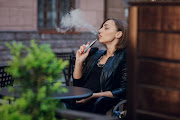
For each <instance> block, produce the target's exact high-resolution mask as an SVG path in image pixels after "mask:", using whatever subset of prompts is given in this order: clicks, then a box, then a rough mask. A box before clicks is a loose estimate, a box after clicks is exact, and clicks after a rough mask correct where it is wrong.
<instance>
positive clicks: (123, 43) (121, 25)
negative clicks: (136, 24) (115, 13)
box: [101, 18, 127, 50]
mask: <svg viewBox="0 0 180 120" xmlns="http://www.w3.org/2000/svg"><path fill="white" fill-rule="evenodd" d="M108 20H113V21H114V23H115V25H116V27H117V31H122V36H121V37H120V39H119V42H118V43H117V45H116V49H117V50H119V49H124V48H126V47H127V23H126V22H125V21H123V20H118V19H116V18H108V19H106V20H105V21H104V22H103V24H104V23H105V22H106V21H108ZM103 24H102V26H101V28H102V27H103Z"/></svg>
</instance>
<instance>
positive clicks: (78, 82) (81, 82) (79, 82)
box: [72, 47, 98, 87]
mask: <svg viewBox="0 0 180 120" xmlns="http://www.w3.org/2000/svg"><path fill="white" fill-rule="evenodd" d="M97 51H98V48H97V47H93V48H91V50H90V52H89V55H88V57H87V59H86V60H85V61H84V63H83V71H82V72H83V74H82V77H81V78H80V79H74V77H73V76H72V77H73V86H78V87H83V85H84V78H85V74H86V73H85V71H86V69H87V66H86V65H87V62H88V61H89V59H90V57H91V56H92V55H93V54H94V53H95V52H97Z"/></svg>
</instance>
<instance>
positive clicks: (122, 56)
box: [73, 49, 127, 99]
mask: <svg viewBox="0 0 180 120" xmlns="http://www.w3.org/2000/svg"><path fill="white" fill-rule="evenodd" d="M105 52H106V51H104V50H99V51H96V52H95V53H94V54H93V55H89V56H88V58H87V61H86V64H85V65H84V67H83V75H82V77H81V78H80V79H74V80H73V84H74V86H80V87H83V85H84V83H85V80H86V79H87V77H88V75H89V73H90V72H91V70H92V68H93V67H94V66H95V65H96V64H97V61H98V59H99V57H100V56H101V55H102V54H104V53H105ZM126 61H127V58H126V49H123V50H117V51H115V52H114V56H113V57H109V58H108V60H107V61H106V63H105V65H104V67H103V69H102V72H101V76H100V84H101V90H102V91H111V92H112V94H113V96H114V97H115V98H118V99H125V97H126V94H127V91H126V90H127V64H126Z"/></svg>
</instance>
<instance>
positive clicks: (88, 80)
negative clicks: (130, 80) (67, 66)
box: [73, 18, 127, 113]
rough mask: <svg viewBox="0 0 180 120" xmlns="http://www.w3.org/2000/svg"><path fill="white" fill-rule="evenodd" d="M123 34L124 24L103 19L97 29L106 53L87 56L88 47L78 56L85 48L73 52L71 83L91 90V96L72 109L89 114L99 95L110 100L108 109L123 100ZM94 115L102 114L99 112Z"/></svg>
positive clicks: (124, 45) (101, 51) (111, 19)
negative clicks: (73, 65) (73, 63)
mask: <svg viewBox="0 0 180 120" xmlns="http://www.w3.org/2000/svg"><path fill="white" fill-rule="evenodd" d="M126 32H127V25H126V23H125V22H124V21H122V20H117V19H115V18H110V19H107V20H106V21H105V22H104V23H103V24H102V26H101V28H100V30H99V43H102V44H104V45H105V46H106V50H99V51H95V52H94V53H93V54H91V55H90V54H89V53H90V49H91V48H89V49H88V50H87V52H86V53H83V54H82V52H83V51H84V49H85V45H82V46H81V47H80V49H79V50H77V52H76V61H75V68H74V72H73V78H74V81H73V84H74V86H80V87H85V88H89V89H91V90H92V91H93V95H92V96H91V97H89V98H86V99H82V100H77V101H76V105H75V107H74V109H76V110H84V111H90V112H91V111H92V109H93V105H94V102H95V101H96V100H97V99H98V98H99V97H102V96H106V97H108V98H112V100H114V101H113V102H112V103H113V104H111V105H110V106H111V107H112V106H113V105H114V104H116V103H117V102H118V101H119V100H120V99H125V97H126V87H127V86H126V82H127V81H126V78H127V68H126V46H127V39H126V34H127V33H126ZM84 61H86V63H85V65H83V63H84ZM117 99H118V100H117ZM106 111H107V110H105V111H104V112H103V113H105V112H106ZM96 112H97V113H102V111H101V110H100V111H96Z"/></svg>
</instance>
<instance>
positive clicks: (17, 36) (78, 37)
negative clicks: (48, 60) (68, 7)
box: [0, 31, 104, 65]
mask: <svg viewBox="0 0 180 120" xmlns="http://www.w3.org/2000/svg"><path fill="white" fill-rule="evenodd" d="M95 38H96V36H94V35H93V34H91V33H85V32H84V33H79V34H40V33H38V32H33V31H32V32H30V31H28V32H8V31H7V32H5V31H4V32H0V51H1V52H0V65H6V63H7V61H8V60H9V59H10V55H9V51H8V48H7V47H6V46H5V42H12V40H16V41H17V42H23V43H24V44H25V45H28V44H29V41H30V40H31V39H35V40H36V41H37V43H39V44H42V43H49V44H50V45H51V48H52V50H53V51H54V52H71V51H73V50H74V51H77V49H79V46H81V45H82V44H86V43H87V42H88V41H93V40H94V39H95ZM94 47H99V48H100V49H104V47H103V46H102V45H101V44H99V43H98V42H96V44H95V45H94Z"/></svg>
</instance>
